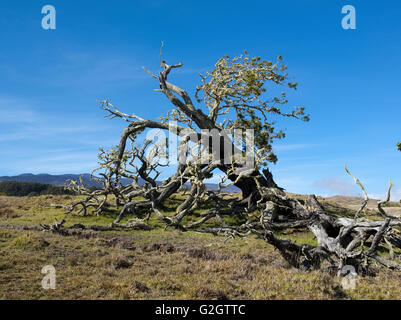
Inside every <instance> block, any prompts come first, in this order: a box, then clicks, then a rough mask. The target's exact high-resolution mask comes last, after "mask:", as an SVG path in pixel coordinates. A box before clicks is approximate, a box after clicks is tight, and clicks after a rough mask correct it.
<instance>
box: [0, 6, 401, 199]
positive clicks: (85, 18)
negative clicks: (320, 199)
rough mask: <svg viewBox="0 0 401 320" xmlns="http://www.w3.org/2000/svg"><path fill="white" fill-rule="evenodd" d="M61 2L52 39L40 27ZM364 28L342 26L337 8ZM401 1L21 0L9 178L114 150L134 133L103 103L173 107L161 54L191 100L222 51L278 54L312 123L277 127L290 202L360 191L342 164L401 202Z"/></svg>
mask: <svg viewBox="0 0 401 320" xmlns="http://www.w3.org/2000/svg"><path fill="white" fill-rule="evenodd" d="M47 4H50V5H53V6H54V7H55V8H56V12H57V29H56V30H47V31H46V30H43V29H42V27H41V20H42V17H43V15H42V13H41V10H42V7H43V6H44V5H47ZM346 4H351V5H353V6H354V7H355V9H356V30H344V29H342V27H341V19H342V17H343V16H344V15H343V14H342V13H341V8H342V6H344V5H346ZM400 38H401V2H400V1H384V2H381V3H379V2H377V1H359V0H358V1H357V0H349V1H337V0H333V1H323V0H320V1H316V0H304V1H296V0H281V1H270V0H265V1H247V2H245V1H241V2H236V1H172V0H169V1H163V0H157V1H113V2H111V1H108V2H106V1H85V0H82V1H65V0H63V1H60V0H49V1H46V2H44V1H36V0H35V1H33V0H29V1H19V0H14V1H11V0H4V1H1V3H0V39H1V47H0V74H1V77H0V176H1V175H15V174H21V173H26V172H32V173H44V172H46V173H52V174H61V173H83V172H88V171H90V170H91V169H92V168H93V167H95V166H96V160H97V158H96V156H97V150H98V147H99V146H101V147H111V146H113V145H115V144H117V143H118V141H119V137H120V133H121V130H122V129H123V128H124V126H125V123H124V121H121V120H119V119H114V120H108V119H105V118H104V113H103V112H102V111H101V110H100V109H99V108H98V104H97V101H98V100H102V99H105V98H108V99H110V101H111V102H112V103H113V104H115V105H116V106H118V107H119V109H120V110H121V111H124V112H127V113H132V112H134V113H136V114H138V115H139V116H141V117H143V118H150V119H155V118H156V117H158V116H159V115H161V114H165V113H166V112H167V110H168V109H170V105H169V103H168V102H167V101H166V98H165V97H163V96H162V95H161V94H160V93H158V92H154V91H153V89H155V88H157V83H156V82H155V80H154V79H152V78H150V77H149V76H148V75H147V74H146V73H145V72H144V71H143V70H142V69H141V67H142V66H146V67H147V68H148V69H150V70H151V71H154V72H157V71H158V70H159V67H158V59H159V57H158V55H159V48H160V43H161V41H162V40H164V41H165V44H166V45H165V48H164V52H163V54H164V58H165V60H167V62H169V63H175V62H178V61H183V63H184V67H183V68H182V69H181V70H178V71H177V72H175V73H174V74H172V75H171V79H170V80H171V81H174V82H175V83H177V84H178V85H180V86H181V87H183V88H185V89H187V91H188V92H189V93H190V94H193V93H194V91H195V86H196V85H197V84H198V83H199V76H198V75H197V74H198V72H204V71H206V70H208V69H211V68H212V66H213V65H214V63H215V62H216V61H217V59H218V58H219V57H221V56H222V55H224V54H229V55H238V54H240V53H242V52H243V50H248V52H249V53H250V54H251V55H257V56H261V57H263V58H265V59H275V58H276V57H277V56H278V55H282V56H283V57H284V59H285V63H286V64H288V66H289V68H288V73H289V74H290V76H292V77H293V78H294V80H296V81H297V82H298V83H299V87H298V90H297V91H296V92H295V93H293V94H291V95H290V101H289V106H292V105H302V106H305V107H306V108H307V111H308V113H309V114H310V115H311V121H310V122H308V123H304V122H300V121H299V122H298V121H282V122H280V126H281V127H282V128H283V129H285V130H286V133H287V138H286V139H284V140H282V141H280V143H277V144H276V145H275V150H276V153H277V155H278V158H279V161H278V162H277V164H275V165H271V166H270V169H271V170H272V172H273V174H274V176H275V179H276V181H277V182H278V183H279V184H280V185H281V186H283V187H284V188H286V189H287V190H288V191H290V192H298V193H316V194H320V195H334V194H349V195H358V194H360V192H359V189H358V188H357V186H355V185H353V181H352V180H351V178H350V177H349V176H347V175H346V173H345V171H344V168H343V166H344V163H347V166H348V168H349V169H350V170H351V172H353V173H354V174H355V175H356V176H357V177H358V178H359V179H360V180H361V181H362V182H363V183H364V185H365V188H366V189H367V191H368V193H370V194H371V195H372V196H375V197H382V196H383V194H384V192H385V191H386V187H387V183H388V179H389V178H391V179H392V181H393V183H394V184H395V189H394V196H393V199H399V198H400V197H401V170H400V168H401V152H397V151H396V142H397V141H399V140H401V129H400V119H401V91H400V88H401V79H400V74H401V64H400V61H401V42H400Z"/></svg>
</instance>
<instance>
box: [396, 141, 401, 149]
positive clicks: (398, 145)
mask: <svg viewBox="0 0 401 320" xmlns="http://www.w3.org/2000/svg"><path fill="white" fill-rule="evenodd" d="M397 147H398V151H401V142H398V143H397Z"/></svg>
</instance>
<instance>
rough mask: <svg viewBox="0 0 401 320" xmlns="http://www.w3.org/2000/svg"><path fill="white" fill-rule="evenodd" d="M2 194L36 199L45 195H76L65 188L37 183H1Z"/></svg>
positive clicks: (0, 192)
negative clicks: (35, 197)
mask: <svg viewBox="0 0 401 320" xmlns="http://www.w3.org/2000/svg"><path fill="white" fill-rule="evenodd" d="M0 194H5V195H7V196H14V197H24V196H29V197H34V196H39V195H44V194H52V195H61V194H74V193H73V192H72V191H69V190H65V189H64V187H56V186H52V185H50V184H43V183H36V182H18V181H3V182H0Z"/></svg>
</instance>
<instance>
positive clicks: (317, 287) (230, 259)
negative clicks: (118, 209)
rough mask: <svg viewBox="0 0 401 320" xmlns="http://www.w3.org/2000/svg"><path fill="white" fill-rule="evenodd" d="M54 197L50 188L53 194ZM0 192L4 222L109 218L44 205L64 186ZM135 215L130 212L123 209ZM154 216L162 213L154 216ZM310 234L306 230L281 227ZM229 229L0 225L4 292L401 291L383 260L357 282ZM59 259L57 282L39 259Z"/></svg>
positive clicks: (211, 294) (380, 295)
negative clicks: (45, 281) (85, 230)
mask: <svg viewBox="0 0 401 320" xmlns="http://www.w3.org/2000/svg"><path fill="white" fill-rule="evenodd" d="M47 197H48V196H47ZM52 197H53V198H46V196H41V197H33V198H11V197H0V208H2V209H3V210H4V209H9V210H13V212H14V213H13V214H15V215H16V216H14V217H12V216H7V214H2V215H1V216H0V224H2V223H4V222H7V223H9V224H38V223H39V222H52V221H54V218H55V217H56V218H61V217H64V218H65V219H67V221H68V223H69V224H70V223H75V222H76V221H80V222H82V223H84V224H90V223H93V222H96V223H98V224H102V223H103V224H107V223H109V221H110V220H112V218H113V217H108V216H105V217H93V216H89V217H87V218H82V217H78V216H66V215H65V214H64V213H63V210H61V209H57V210H56V209H52V208H48V207H46V205H48V204H49V203H50V202H60V203H61V202H66V201H70V199H65V198H64V196H60V197H56V196H52ZM128 218H130V217H127V219H128ZM153 223H154V224H155V225H156V224H157V223H156V222H153ZM285 236H286V237H291V238H293V239H296V240H298V241H300V242H301V241H302V242H306V243H313V242H314V241H315V240H314V239H312V237H311V235H310V234H308V233H305V232H303V233H297V234H294V233H291V234H288V235H285ZM223 240H224V239H222V238H218V237H213V236H211V235H205V234H198V233H195V232H180V231H177V230H172V229H168V230H167V231H162V230H161V229H160V228H156V229H153V230H152V231H130V232H126V231H124V232H123V231H121V232H108V233H103V234H102V236H101V237H93V238H77V237H75V236H71V237H63V236H60V235H58V234H52V233H49V232H46V233H45V232H37V231H24V230H11V229H5V228H0V252H1V254H0V299H399V297H401V274H400V273H397V272H392V271H387V270H381V272H378V273H377V276H376V277H363V278H362V277H360V278H358V280H357V286H356V289H355V290H350V291H344V290H343V289H342V287H341V279H339V278H337V277H334V276H332V275H330V274H328V273H324V272H320V271H313V272H303V271H299V270H296V269H294V268H291V267H289V266H288V264H287V263H286V262H285V261H284V260H283V259H282V257H281V256H280V254H279V253H278V252H277V251H274V250H273V248H272V247H271V246H269V245H267V244H266V243H265V242H263V241H262V240H258V239H255V238H247V239H233V240H230V241H228V242H223ZM45 265H53V266H54V267H55V268H56V272H57V288H56V290H44V289H42V287H41V281H42V278H43V276H44V275H42V274H41V269H42V267H43V266H45Z"/></svg>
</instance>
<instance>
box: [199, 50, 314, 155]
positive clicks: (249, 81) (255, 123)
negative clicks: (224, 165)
mask: <svg viewBox="0 0 401 320" xmlns="http://www.w3.org/2000/svg"><path fill="white" fill-rule="evenodd" d="M282 61H283V58H282V57H281V56H279V57H278V58H277V62H275V63H273V62H272V61H268V60H261V58H260V57H249V55H248V53H247V52H246V51H245V53H244V54H243V55H240V56H238V57H234V58H232V59H231V58H230V57H229V56H227V55H226V56H224V57H222V58H221V59H220V60H219V61H218V62H217V63H216V65H215V69H213V70H212V71H210V72H207V73H206V75H205V76H204V75H201V77H202V85H201V86H198V87H197V89H196V98H197V100H198V102H199V103H201V102H203V103H204V105H205V107H206V108H207V109H208V110H209V118H210V119H211V120H212V121H213V122H215V123H216V124H217V125H218V126H219V127H220V128H221V129H229V130H231V129H236V128H241V129H253V130H254V131H255V133H257V134H256V135H255V146H256V147H257V149H258V152H259V155H261V156H262V157H263V158H264V160H267V161H270V162H276V161H277V157H276V156H275V155H274V154H273V153H272V147H271V144H272V143H273V141H274V140H275V139H282V138H284V137H285V134H284V132H283V131H281V130H278V129H277V128H276V123H275V121H274V119H275V118H277V117H280V116H281V117H291V118H297V119H300V120H303V121H309V116H308V115H306V114H305V108H304V107H295V108H294V109H293V110H292V111H285V110H284V107H285V105H286V104H287V103H288V100H287V94H286V92H283V91H282V90H285V88H287V89H296V88H297V85H298V83H297V82H291V81H289V78H288V74H287V73H286V72H285V71H286V69H287V66H286V65H284V64H283V62H282ZM268 84H273V85H274V86H279V87H280V91H282V92H281V93H279V94H275V93H274V92H275V91H277V90H274V89H273V88H269V92H268V88H267V85H268ZM281 88H284V89H281ZM220 120H222V121H221V122H219V121H220Z"/></svg>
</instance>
